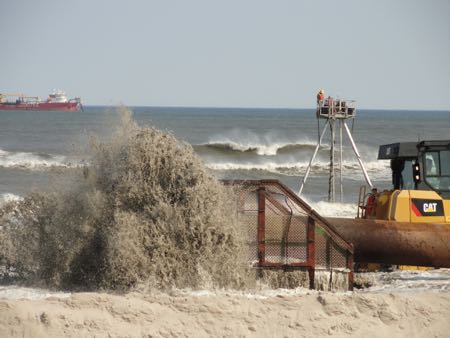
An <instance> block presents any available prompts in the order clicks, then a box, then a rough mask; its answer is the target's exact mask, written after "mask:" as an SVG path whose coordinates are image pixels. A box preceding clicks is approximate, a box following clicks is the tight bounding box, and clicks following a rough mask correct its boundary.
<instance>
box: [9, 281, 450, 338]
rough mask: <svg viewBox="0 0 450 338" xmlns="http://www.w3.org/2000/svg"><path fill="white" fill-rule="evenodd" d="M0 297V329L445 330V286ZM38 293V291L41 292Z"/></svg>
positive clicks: (107, 332)
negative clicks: (369, 290) (403, 289)
mask: <svg viewBox="0 0 450 338" xmlns="http://www.w3.org/2000/svg"><path fill="white" fill-rule="evenodd" d="M35 298H37V299H22V300H17V299H3V300H0V336H1V337H185V336H187V337H211V336H214V337H222V336H225V337H312V336H315V337H324V336H329V335H332V336H335V337H424V336H427V337H448V336H449V332H450V324H449V321H448V318H449V315H450V293H448V292H439V291H419V292H397V293H367V292H345V293H331V292H318V291H309V290H306V289H296V290H267V291H265V292H264V291H260V292H256V293H244V292H238V291H220V292H218V291H197V292H193V291H177V292H172V293H171V294H167V293H166V294H164V293H156V294H155V293H153V294H145V293H137V292H134V293H128V294H124V295H114V294H107V293H73V294H67V295H60V294H59V295H56V296H51V297H48V298H43V297H35ZM39 298H40V299H39Z"/></svg>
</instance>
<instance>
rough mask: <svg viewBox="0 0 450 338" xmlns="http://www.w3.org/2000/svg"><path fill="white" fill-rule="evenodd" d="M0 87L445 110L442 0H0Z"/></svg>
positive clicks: (446, 35) (100, 101)
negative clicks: (320, 97)
mask: <svg viewBox="0 0 450 338" xmlns="http://www.w3.org/2000/svg"><path fill="white" fill-rule="evenodd" d="M0 33H1V36H2V43H1V45H0V61H1V62H0V92H3V93H5V92H23V93H25V94H28V95H39V96H41V97H46V96H47V94H48V93H49V92H50V91H51V90H53V89H55V88H56V89H63V90H65V91H66V92H67V94H68V96H69V97H75V96H79V97H81V98H82V100H83V103H84V104H85V105H118V104H124V105H127V106H138V105H139V106H194V107H203V106H204V107H261V108H311V107H314V106H315V102H316V101H315V100H316V99H315V96H316V93H317V91H318V90H319V89H320V88H323V89H324V90H325V95H326V96H328V95H331V96H333V97H340V98H344V99H354V100H356V102H357V107H361V108H366V109H370V108H372V109H418V110H421V109H430V110H450V1H449V0H442V1H441V0H431V1H425V0H423V1H417V0H396V1H394V0H377V1H370V0H341V1H334V0H323V1H313V0H310V1H302V0H278V1H275V0H271V1H269V0H222V1H218V0H189V1H188V0H178V1H177V0H141V1H138V0H126V1H125V0H124V1H114V0H109V1H107V0H102V1H101V0H77V1H75V0H71V1H68V0H40V1H35V0H28V1H25V0H0Z"/></svg>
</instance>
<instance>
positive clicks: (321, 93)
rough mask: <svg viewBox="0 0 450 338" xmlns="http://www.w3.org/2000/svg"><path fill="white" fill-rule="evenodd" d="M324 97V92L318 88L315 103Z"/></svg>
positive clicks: (318, 102)
mask: <svg viewBox="0 0 450 338" xmlns="http://www.w3.org/2000/svg"><path fill="white" fill-rule="evenodd" d="M324 99H325V93H324V91H323V89H320V90H319V92H318V93H317V104H320V103H321V102H322V101H323V100H324Z"/></svg>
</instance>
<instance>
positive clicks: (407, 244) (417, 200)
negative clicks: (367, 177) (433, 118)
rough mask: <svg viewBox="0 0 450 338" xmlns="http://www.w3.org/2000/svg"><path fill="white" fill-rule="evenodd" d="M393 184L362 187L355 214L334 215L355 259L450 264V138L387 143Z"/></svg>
mask: <svg viewBox="0 0 450 338" xmlns="http://www.w3.org/2000/svg"><path fill="white" fill-rule="evenodd" d="M378 159H379V160H390V167H391V170H392V185H393V186H392V189H391V190H385V191H382V192H378V191H377V189H372V191H371V192H369V193H366V191H365V188H364V187H363V188H362V189H361V190H360V197H359V202H358V215H357V217H356V219H343V218H329V219H328V220H329V221H330V223H331V224H332V225H333V226H335V228H336V229H337V230H338V231H339V232H340V233H341V234H342V235H343V237H344V238H346V239H347V240H348V241H349V242H351V243H353V244H354V246H355V261H359V262H365V263H380V264H392V265H403V266H428V267H450V140H439V141H421V142H401V143H393V144H387V145H382V146H380V148H379V153H378Z"/></svg>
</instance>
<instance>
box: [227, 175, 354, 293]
mask: <svg viewBox="0 0 450 338" xmlns="http://www.w3.org/2000/svg"><path fill="white" fill-rule="evenodd" d="M222 182H223V184H225V185H239V186H255V187H258V188H257V190H255V191H256V192H257V201H258V202H257V203H258V209H257V210H258V224H257V226H258V231H257V248H258V263H257V266H256V267H259V268H263V269H284V270H292V269H306V270H307V271H308V277H309V287H310V288H311V289H314V280H315V270H316V245H315V229H316V225H318V226H320V228H321V229H322V230H324V231H325V232H326V233H327V235H328V236H329V238H330V239H331V240H333V242H335V240H336V239H339V242H340V244H339V245H340V246H341V247H342V249H344V250H345V251H346V268H347V269H348V270H349V272H348V282H349V290H353V245H352V244H350V243H348V242H347V241H346V240H345V239H343V238H342V237H341V235H340V234H339V233H338V232H337V231H336V229H335V228H334V227H333V226H332V225H331V224H330V223H329V222H328V221H327V220H325V219H324V218H323V217H322V216H320V215H319V214H318V213H317V212H316V211H315V210H314V209H312V208H311V207H310V206H309V205H308V204H307V203H306V202H305V201H303V200H302V199H301V198H300V197H298V196H297V195H296V194H295V193H294V192H293V191H292V190H291V189H289V188H288V187H287V186H285V185H284V184H282V183H281V182H279V181H278V180H223V181H222ZM266 186H276V187H277V188H278V189H279V190H281V191H282V192H283V194H285V195H286V196H287V197H289V198H290V199H291V200H292V201H293V202H294V203H295V204H297V205H298V206H299V207H300V208H301V209H302V210H303V211H305V214H306V215H307V216H308V220H307V229H306V245H307V248H306V261H304V262H297V263H272V262H267V261H266V242H265V232H266V200H267V201H269V202H270V203H271V205H273V206H274V207H275V208H277V209H279V210H280V211H283V212H285V213H289V210H287V208H286V207H285V206H284V205H282V204H280V203H279V202H278V201H277V200H276V199H274V198H273V197H272V196H271V195H270V194H268V191H267V189H266Z"/></svg>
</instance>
